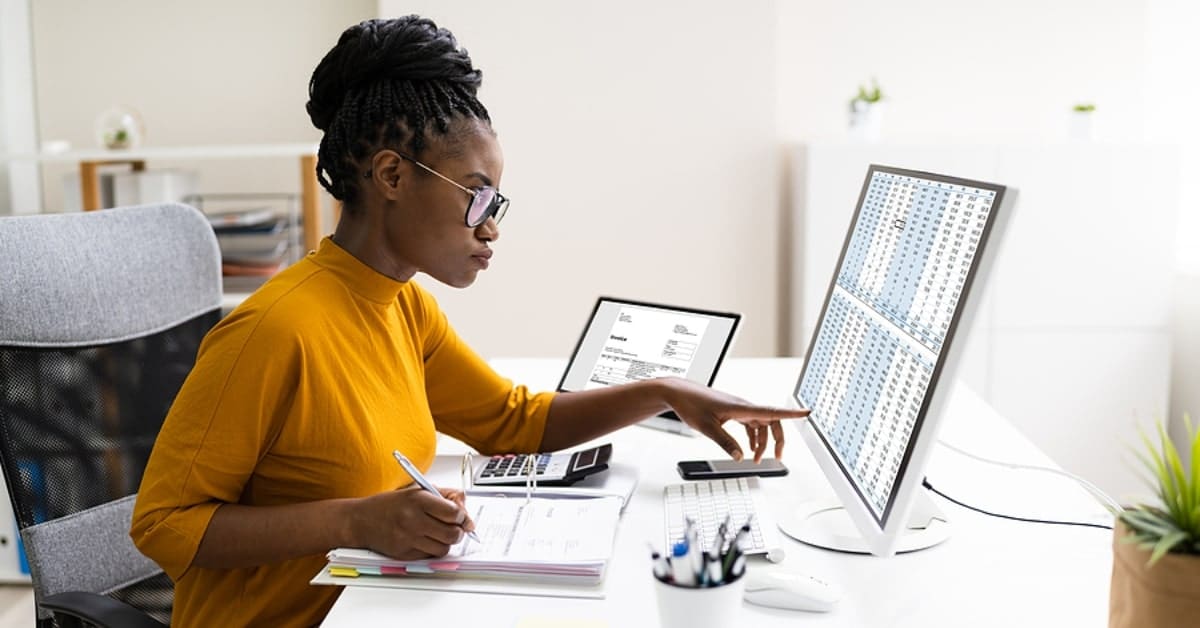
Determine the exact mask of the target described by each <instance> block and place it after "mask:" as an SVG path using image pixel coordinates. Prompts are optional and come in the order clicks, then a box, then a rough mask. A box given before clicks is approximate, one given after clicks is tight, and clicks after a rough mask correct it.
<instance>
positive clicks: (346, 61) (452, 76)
mask: <svg viewBox="0 0 1200 628" xmlns="http://www.w3.org/2000/svg"><path fill="white" fill-rule="evenodd" d="M482 76H483V73H482V72H480V71H479V70H477V69H476V68H475V67H474V66H473V65H472V63H471V57H470V55H469V54H467V51H466V50H464V49H462V48H460V47H459V45H458V40H456V39H455V38H454V34H453V33H451V32H450V31H448V30H446V29H444V28H438V26H437V24H434V22H433V20H430V19H428V18H423V17H420V16H416V15H408V16H405V17H401V18H395V19H372V20H365V21H363V22H360V23H358V24H356V25H354V26H351V27H350V28H347V29H346V30H345V31H344V32H342V35H341V37H339V38H338V42H337V45H336V46H334V47H333V49H332V50H330V51H329V53H328V54H326V55H325V58H323V59H321V63H320V64H318V65H317V69H316V70H315V71H313V75H312V79H311V80H310V81H309V84H308V96H309V100H308V103H307V105H305V109H306V110H307V111H308V117H309V119H310V120H312V123H313V126H315V127H317V128H318V129H321V130H322V131H327V130H328V128H329V126H330V125H331V124H332V123H333V120H334V118H335V117H336V115H337V111H338V109H339V108H340V107H341V105H342V102H343V101H344V100H345V98H346V96H347V94H349V93H351V92H353V91H355V90H358V89H365V88H367V87H368V86H370V85H371V84H372V83H375V82H377V81H381V80H389V79H390V80H394V81H426V80H444V81H449V82H452V83H457V84H459V85H461V86H463V87H465V88H467V89H468V91H469V92H470V93H471V94H472V95H473V94H474V93H475V91H476V90H478V89H479V85H480V83H481V82H482Z"/></svg>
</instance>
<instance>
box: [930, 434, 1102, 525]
mask: <svg viewBox="0 0 1200 628" xmlns="http://www.w3.org/2000/svg"><path fill="white" fill-rule="evenodd" d="M938 444H939V445H941V446H942V447H945V448H946V449H949V450H950V451H953V452H956V453H959V454H962V455H964V456H966V457H968V458H972V459H974V460H978V461H980V462H986V463H988V464H994V465H996V466H1000V467H1005V468H1008V469H1024V470H1026V471H1042V472H1045V473H1053V474H1055V475H1061V476H1063V477H1066V478H1070V479H1072V480H1075V481H1076V482H1078V483H1079V485H1080V486H1082V487H1083V488H1084V489H1086V490H1087V491H1088V492H1089V493H1091V494H1092V497H1094V498H1096V499H1097V500H1099V501H1100V503H1101V504H1102V505H1103V506H1104V507H1105V508H1108V509H1109V510H1110V511H1113V512H1121V511H1122V510H1125V509H1124V508H1123V507H1122V506H1121V504H1119V503H1117V500H1115V499H1113V498H1111V497H1109V496H1108V494H1107V493H1105V492H1104V491H1102V490H1100V487H1098V486H1096V485H1095V484H1092V483H1091V482H1088V481H1087V480H1085V479H1083V478H1081V477H1079V476H1078V475H1075V474H1074V473H1071V472H1069V471H1063V470H1062V469H1055V468H1052V467H1039V466H1034V465H1029V464H1017V463H1015V462H1004V461H1001V460H992V459H991V458H984V457H983V456H980V455H978V454H973V453H971V452H969V451H966V450H964V449H960V448H958V447H955V446H954V445H951V444H950V443H947V442H946V441H944V440H941V439H939V440H938Z"/></svg>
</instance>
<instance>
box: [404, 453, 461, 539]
mask: <svg viewBox="0 0 1200 628" xmlns="http://www.w3.org/2000/svg"><path fill="white" fill-rule="evenodd" d="M392 455H393V456H395V457H396V462H399V463H400V467H401V468H402V469H404V472H405V473H407V474H408V475H409V477H411V478H412V479H413V482H416V483H417V485H418V486H420V487H421V488H423V489H425V490H427V491H429V492H430V493H433V494H434V495H437V496H438V497H441V498H442V499H446V498H445V497H442V494H441V493H439V492H438V490H437V489H436V488H434V486H433V485H432V484H430V483H429V480H426V479H425V476H424V475H421V472H420V471H418V470H417V466H416V465H414V464H413V463H412V462H411V461H410V460H409V459H408V458H405V457H404V454H402V453H400V450H399V449H396V450H393V451H392ZM467 536H468V537H470V539H471V540H472V541H475V542H476V543H480V542H481V541H480V540H479V535H478V534H475V531H474V530H472V531H470V532H467Z"/></svg>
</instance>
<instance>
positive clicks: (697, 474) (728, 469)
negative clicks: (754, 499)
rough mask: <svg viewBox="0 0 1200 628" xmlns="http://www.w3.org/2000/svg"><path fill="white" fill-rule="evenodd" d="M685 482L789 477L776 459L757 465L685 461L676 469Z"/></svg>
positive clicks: (765, 460) (742, 462) (744, 462)
mask: <svg viewBox="0 0 1200 628" xmlns="http://www.w3.org/2000/svg"><path fill="white" fill-rule="evenodd" d="M676 468H677V469H678V470H679V475H681V476H683V479H685V480H715V479H718V478H740V477H746V476H751V475H758V476H762V477H767V478H769V477H775V476H780V475H787V473H788V470H787V467H785V466H784V465H783V463H782V462H780V461H779V460H776V459H775V458H763V459H762V462H759V463H757V464H756V463H755V462H754V459H753V458H748V459H746V460H741V461H738V460H684V461H681V462H680V463H679V464H678V466H677V467H676Z"/></svg>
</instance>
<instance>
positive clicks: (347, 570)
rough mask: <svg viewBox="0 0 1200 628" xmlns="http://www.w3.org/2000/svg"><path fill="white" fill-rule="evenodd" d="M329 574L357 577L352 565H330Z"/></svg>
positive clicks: (341, 576)
mask: <svg viewBox="0 0 1200 628" xmlns="http://www.w3.org/2000/svg"><path fill="white" fill-rule="evenodd" d="M329 575H331V576H337V577H339V578H357V577H358V570H357V569H355V568H353V567H330V568H329Z"/></svg>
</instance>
